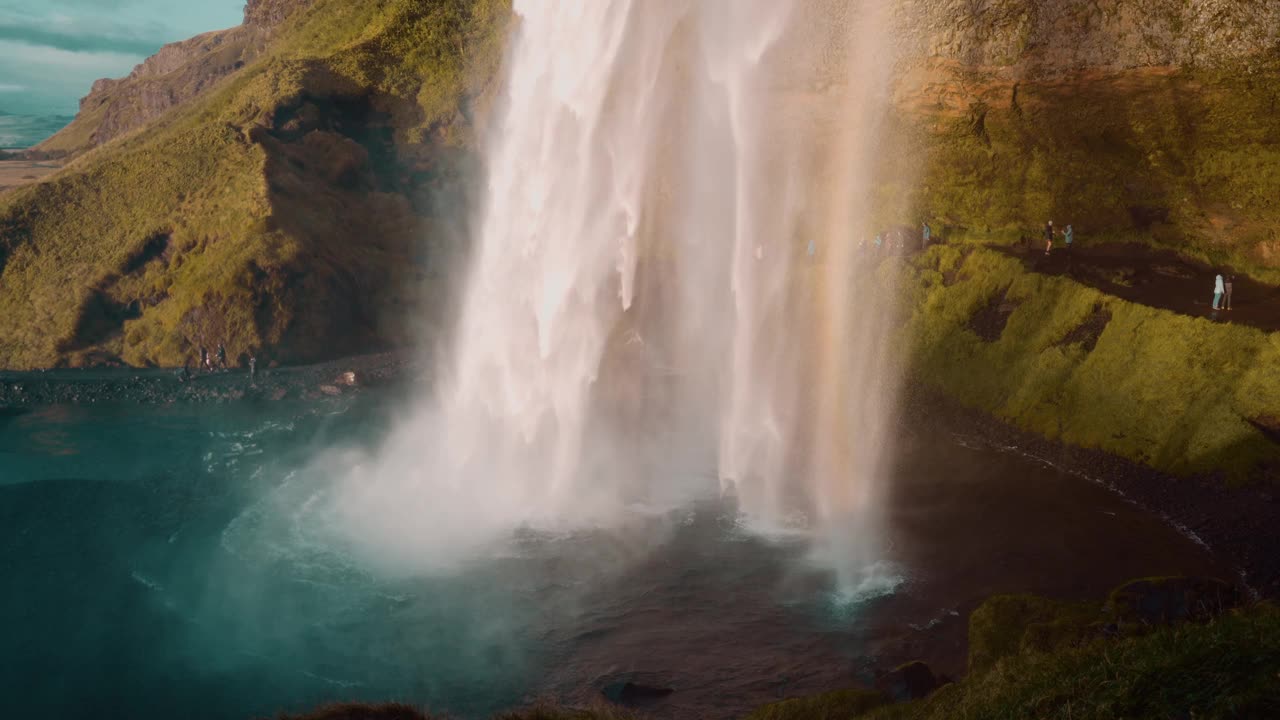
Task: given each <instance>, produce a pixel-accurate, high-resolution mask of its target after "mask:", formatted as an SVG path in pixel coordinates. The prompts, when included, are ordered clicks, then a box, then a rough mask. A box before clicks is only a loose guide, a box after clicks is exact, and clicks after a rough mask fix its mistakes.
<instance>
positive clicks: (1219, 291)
mask: <svg viewBox="0 0 1280 720" xmlns="http://www.w3.org/2000/svg"><path fill="white" fill-rule="evenodd" d="M1224 292H1226V288H1224V287H1223V283H1222V274H1221V273H1219V274H1218V277H1216V278H1215V279H1214V281H1213V309H1214V310H1217V309H1219V306H1220V305H1221V304H1222V295H1223V293H1224Z"/></svg>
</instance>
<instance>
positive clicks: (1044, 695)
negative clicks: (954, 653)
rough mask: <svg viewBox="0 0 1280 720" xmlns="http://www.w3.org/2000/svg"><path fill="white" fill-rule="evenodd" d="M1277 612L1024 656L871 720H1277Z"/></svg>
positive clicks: (1252, 612) (1266, 609)
mask: <svg viewBox="0 0 1280 720" xmlns="http://www.w3.org/2000/svg"><path fill="white" fill-rule="evenodd" d="M1277 677H1280V611H1278V610H1277V609H1276V608H1274V607H1271V606H1265V605H1264V606H1259V607H1255V608H1251V609H1249V610H1245V611H1239V612H1234V613H1231V614H1229V615H1227V616H1224V617H1222V618H1219V619H1218V620H1215V621H1214V622H1212V623H1207V624H1201V625H1180V626H1176V627H1173V628H1165V629H1162V630H1158V631H1156V632H1153V633H1151V634H1149V635H1145V636H1142V637H1133V638H1125V639H1117V640H1110V641H1106V642H1096V643H1090V644H1086V645H1081V646H1076V647H1067V648H1059V649H1056V650H1055V651H1053V652H1050V653H1027V654H1022V655H1019V656H1017V657H1014V658H1010V659H1009V660H1008V661H1007V662H1002V663H1000V664H999V665H997V666H996V667H995V668H994V669H992V670H991V671H989V672H986V673H982V674H978V675H971V676H970V677H968V678H966V679H965V680H964V681H962V682H959V683H954V684H952V685H948V686H947V687H945V688H943V689H942V690H940V691H938V692H936V693H934V694H933V695H931V696H929V697H928V698H926V699H925V700H920V701H916V702H912V703H905V704H902V705H894V706H886V707H883V708H879V709H877V710H873V711H871V712H870V713H868V714H866V715H865V716H864V717H867V718H874V719H875V720H888V719H890V718H898V719H902V720H907V719H909V720H942V719H943V718H946V719H947V720H951V719H953V718H1009V719H1010V720H1012V719H1014V718H1031V717H1034V718H1043V719H1045V720H1054V719H1057V718H1062V719H1063V720H1065V719H1066V718H1071V719H1072V720H1081V719H1086V720H1089V719H1096V720H1104V719H1107V720H1109V719H1111V718H1170V717H1197V718H1201V717H1202V718H1255V717H1256V718H1264V717H1280V695H1277V693H1276V692H1275V689H1276V687H1277V685H1276V679H1277Z"/></svg>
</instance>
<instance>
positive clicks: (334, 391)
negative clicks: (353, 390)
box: [320, 385, 342, 397]
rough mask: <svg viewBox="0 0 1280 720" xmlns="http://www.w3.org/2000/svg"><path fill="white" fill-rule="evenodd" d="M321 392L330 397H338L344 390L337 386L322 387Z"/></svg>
mask: <svg viewBox="0 0 1280 720" xmlns="http://www.w3.org/2000/svg"><path fill="white" fill-rule="evenodd" d="M320 392H322V393H324V394H325V395H328V396H329V397H337V396H339V395H341V394H342V389H341V388H339V387H338V386H336V385H321V386H320Z"/></svg>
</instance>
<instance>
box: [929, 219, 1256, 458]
mask: <svg viewBox="0 0 1280 720" xmlns="http://www.w3.org/2000/svg"><path fill="white" fill-rule="evenodd" d="M907 274H908V276H909V278H910V279H909V281H908V287H909V293H910V295H911V308H912V315H911V318H910V321H909V322H908V324H907V325H906V328H905V330H904V336H903V341H904V342H906V343H907V344H908V350H907V351H908V353H909V356H910V358H911V365H912V368H913V371H914V373H915V375H916V376H917V378H918V379H919V380H920V381H922V382H924V383H926V384H929V385H931V386H933V387H935V388H938V389H940V390H943V391H944V392H946V393H948V394H949V395H951V396H953V397H955V398H956V399H958V400H959V401H961V402H962V403H964V404H966V405H969V406H971V407H976V408H979V409H982V410H986V411H988V412H992V413H994V414H996V415H998V416H999V417H1001V418H1003V419H1006V420H1008V421H1010V422H1012V423H1014V424H1016V425H1019V426H1021V427H1023V428H1026V429H1029V430H1032V431H1035V432H1037V433H1040V434H1043V435H1045V436H1047V437H1050V438H1056V439H1059V440H1061V441H1063V442H1067V443H1070V444H1073V445H1078V446H1082V447H1089V448H1098V449H1101V450H1105V451H1108V452H1111V453H1115V454H1119V455H1122V456H1124V457H1127V458H1130V459H1133V460H1136V461H1139V462H1143V463H1147V464H1149V465H1152V466H1154V467H1157V468H1160V469H1163V470H1167V471H1171V472H1175V473H1180V474H1185V473H1220V474H1223V475H1226V476H1229V477H1231V478H1233V479H1243V478H1248V477H1251V476H1261V475H1264V474H1266V473H1267V472H1268V470H1269V471H1270V473H1271V474H1272V475H1274V474H1275V473H1277V472H1280V446H1277V445H1276V444H1275V443H1273V442H1272V441H1271V440H1269V439H1268V438H1267V437H1266V436H1264V435H1263V434H1262V433H1261V432H1259V431H1258V430H1257V429H1255V428H1254V427H1253V426H1252V425H1250V424H1249V423H1248V422H1247V420H1248V419H1249V418H1257V417H1260V416H1262V415H1264V414H1267V413H1271V412H1274V408H1276V407H1280V336H1277V335H1272V334H1268V333H1265V332H1262V331H1260V330H1255V329H1252V328H1247V327H1242V326H1238V325H1230V324H1221V323H1212V322H1210V321H1208V320H1206V319H1201V318H1192V317H1186V316H1181V315H1177V314H1174V313H1171V312H1167V311H1163V310H1157V309H1153V308H1149V307H1145V306H1141V305H1136V304H1132V303H1128V302H1125V301H1122V300H1118V299H1116V298H1110V297H1108V296H1105V295H1103V294H1102V293H1100V292H1098V291H1096V290H1093V289H1092V288H1088V287H1085V286H1082V285H1080V284H1078V283H1075V282H1073V281H1072V280H1069V279H1067V278H1062V277H1049V276H1043V275H1036V274H1033V273H1028V272H1026V271H1024V270H1023V268H1022V266H1021V265H1020V263H1019V262H1018V261H1017V260H1015V259H1012V258H1009V257H1006V256H1004V255H1001V254H999V253H996V252H994V251H991V250H987V249H984V248H982V247H980V246H976V245H964V244H952V245H946V246H935V247H933V248H931V249H930V250H929V252H928V253H927V254H925V255H924V256H922V257H920V258H919V259H917V260H916V261H915V263H914V265H913V266H912V267H911V268H910V270H909V272H908V273H907ZM948 281H950V283H949V282H948ZM1001 294H1003V295H1004V303H1005V304H1006V307H1008V306H1012V305H1015V304H1016V309H1014V310H1013V311H1012V313H1011V314H1010V315H1009V317H1008V323H1007V325H1006V326H1005V328H1004V332H1003V334H1002V335H1001V336H1000V338H999V339H998V340H997V341H995V342H986V341H984V340H983V339H982V338H980V337H979V336H978V335H977V334H976V333H975V332H974V331H973V330H972V329H970V327H969V322H970V319H971V318H972V317H973V316H974V315H975V314H977V313H978V312H979V311H980V310H981V309H982V308H984V307H987V306H989V305H990V304H991V303H992V302H993V298H996V299H997V301H998V298H999V297H1000V296H1001ZM1098 307H1101V308H1102V309H1104V310H1105V311H1109V312H1110V313H1111V320H1110V322H1109V323H1108V324H1107V325H1106V328H1105V330H1104V331H1103V332H1102V334H1101V336H1099V337H1098V338H1097V344H1096V346H1095V347H1094V348H1093V349H1092V350H1091V351H1090V350H1087V349H1086V348H1085V346H1084V344H1083V343H1075V342H1067V343H1064V341H1065V340H1067V339H1068V335H1069V334H1070V333H1071V332H1072V331H1073V330H1075V329H1076V328H1077V327H1079V326H1080V325H1082V324H1083V323H1084V322H1085V321H1086V320H1087V319H1088V318H1089V317H1090V316H1091V315H1092V314H1093V313H1094V312H1095V308H1098Z"/></svg>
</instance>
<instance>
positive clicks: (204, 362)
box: [200, 345, 213, 371]
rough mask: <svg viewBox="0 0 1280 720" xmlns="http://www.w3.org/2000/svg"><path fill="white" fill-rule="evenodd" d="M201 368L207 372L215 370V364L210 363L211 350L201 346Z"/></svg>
mask: <svg viewBox="0 0 1280 720" xmlns="http://www.w3.org/2000/svg"><path fill="white" fill-rule="evenodd" d="M200 367H201V368H203V369H204V370H206V371H208V370H212V369H213V364H212V363H210V362H209V349H208V348H206V347H205V346H203V345H201V346H200Z"/></svg>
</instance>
